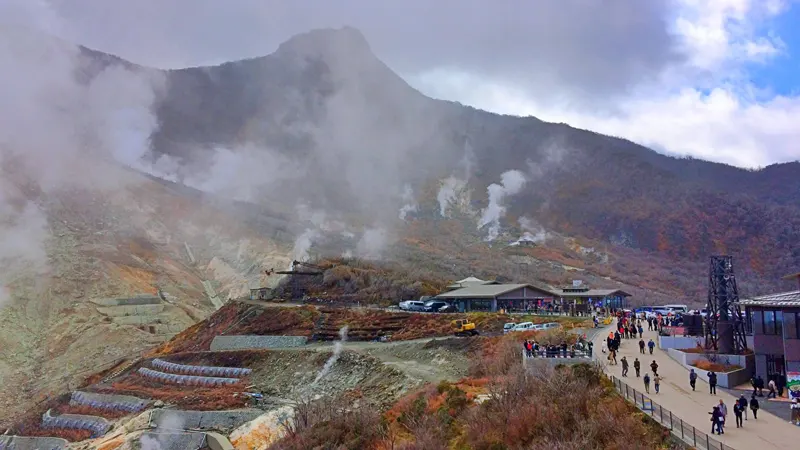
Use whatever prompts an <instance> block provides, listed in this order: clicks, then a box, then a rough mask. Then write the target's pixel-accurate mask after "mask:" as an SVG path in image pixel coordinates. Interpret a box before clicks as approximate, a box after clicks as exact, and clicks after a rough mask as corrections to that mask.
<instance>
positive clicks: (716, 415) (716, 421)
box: [709, 406, 722, 434]
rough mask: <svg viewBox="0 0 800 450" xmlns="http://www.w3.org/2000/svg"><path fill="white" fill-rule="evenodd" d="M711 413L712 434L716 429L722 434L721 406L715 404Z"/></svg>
mask: <svg viewBox="0 0 800 450" xmlns="http://www.w3.org/2000/svg"><path fill="white" fill-rule="evenodd" d="M709 414H711V434H714V432H715V431H716V432H717V433H719V434H722V412H720V410H719V407H718V406H715V407H714V408H713V409H712V410H711V412H710V413H709Z"/></svg>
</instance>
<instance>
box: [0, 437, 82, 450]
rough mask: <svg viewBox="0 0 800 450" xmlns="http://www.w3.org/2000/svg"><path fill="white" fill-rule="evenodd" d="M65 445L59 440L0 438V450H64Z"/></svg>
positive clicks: (64, 441) (45, 438) (65, 442)
mask: <svg viewBox="0 0 800 450" xmlns="http://www.w3.org/2000/svg"><path fill="white" fill-rule="evenodd" d="M67 445H69V442H67V441H66V440H65V439H61V438H51V437H27V436H0V450H64V449H66V448H67Z"/></svg>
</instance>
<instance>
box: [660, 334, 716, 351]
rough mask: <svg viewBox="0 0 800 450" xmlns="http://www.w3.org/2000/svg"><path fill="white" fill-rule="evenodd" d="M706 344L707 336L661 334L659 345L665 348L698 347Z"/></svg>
mask: <svg viewBox="0 0 800 450" xmlns="http://www.w3.org/2000/svg"><path fill="white" fill-rule="evenodd" d="M698 344H699V345H700V346H701V347H702V346H703V345H704V344H705V338H702V337H696V336H659V337H658V347H659V348H661V349H664V350H667V349H670V348H674V349H679V350H680V349H687V348H696V347H697V345H698Z"/></svg>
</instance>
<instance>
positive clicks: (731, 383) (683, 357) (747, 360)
mask: <svg viewBox="0 0 800 450" xmlns="http://www.w3.org/2000/svg"><path fill="white" fill-rule="evenodd" d="M667 354H669V356H670V358H672V359H674V360H675V361H677V362H678V363H680V364H681V365H682V366H683V367H685V368H686V369H687V370H691V369H694V371H695V372H697V377H698V378H700V379H701V380H703V381H705V382H706V383H708V371H706V370H701V369H698V368H697V367H694V366H693V365H692V363H693V362H696V361H698V360H702V359H706V357H705V355H703V354H702V353H686V352H682V351H680V350H676V349H673V348H670V349H667ZM718 362H720V363H724V364H730V365H737V366H741V367H743V369H740V370H734V371H733V372H717V385H718V386H720V387H724V388H728V389H732V388H735V387H736V386H739V385H741V384H743V383H746V382H747V380H749V379H750V377H752V376H753V373H754V371H755V357H754V356H753V355H719V356H718ZM686 383H689V374H688V373H687V374H686Z"/></svg>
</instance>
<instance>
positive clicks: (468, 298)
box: [436, 280, 555, 312]
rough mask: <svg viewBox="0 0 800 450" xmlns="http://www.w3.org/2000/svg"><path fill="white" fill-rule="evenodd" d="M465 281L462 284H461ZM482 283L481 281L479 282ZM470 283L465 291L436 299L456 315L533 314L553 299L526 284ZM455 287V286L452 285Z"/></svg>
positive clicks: (463, 289)
mask: <svg viewBox="0 0 800 450" xmlns="http://www.w3.org/2000/svg"><path fill="white" fill-rule="evenodd" d="M463 281H464V280H462V282H463ZM478 281H482V280H478ZM483 283H486V284H482V283H478V282H474V281H473V282H472V283H466V284H465V287H460V288H454V289H452V290H449V291H446V292H443V293H441V294H439V295H437V296H436V299H437V300H444V301H446V302H448V303H450V304H452V305H454V306H455V307H456V309H458V311H459V312H469V311H497V310H499V309H504V310H507V311H525V310H526V309H527V310H533V309H534V307H535V306H539V307H541V306H542V305H543V304H545V303H553V302H554V300H555V295H554V294H553V293H552V292H550V291H547V290H545V289H540V288H537V287H534V286H531V285H529V284H499V283H496V282H483ZM451 286H454V285H451Z"/></svg>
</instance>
